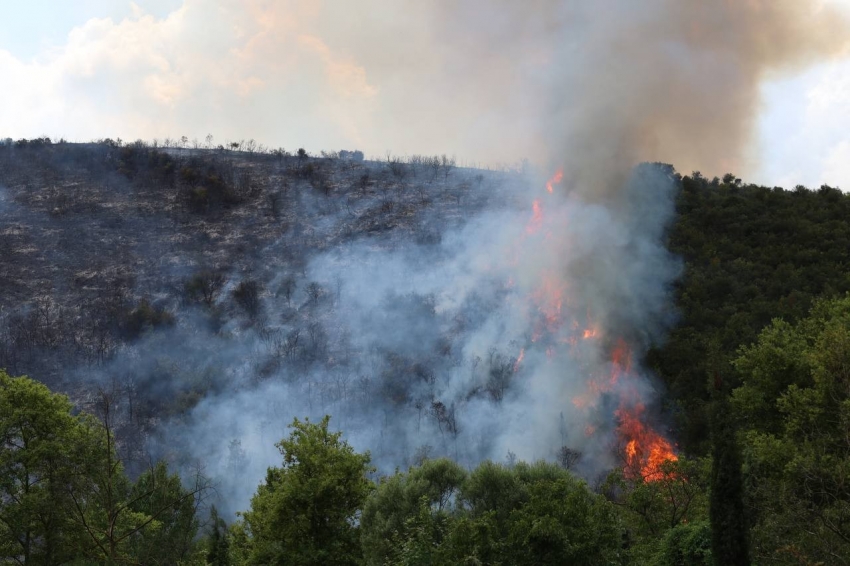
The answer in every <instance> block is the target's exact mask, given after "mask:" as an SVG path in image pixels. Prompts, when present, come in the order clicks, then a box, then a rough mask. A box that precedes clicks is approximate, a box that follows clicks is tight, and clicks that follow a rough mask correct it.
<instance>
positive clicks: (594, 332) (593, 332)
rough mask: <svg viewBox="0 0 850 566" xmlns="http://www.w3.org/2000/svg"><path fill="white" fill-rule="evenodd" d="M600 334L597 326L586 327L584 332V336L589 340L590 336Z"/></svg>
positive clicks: (593, 336)
mask: <svg viewBox="0 0 850 566" xmlns="http://www.w3.org/2000/svg"><path fill="white" fill-rule="evenodd" d="M597 336H599V331H598V330H596V329H595V328H585V330H584V333H583V334H582V338H584V339H585V340H587V339H588V338H596V337H597Z"/></svg>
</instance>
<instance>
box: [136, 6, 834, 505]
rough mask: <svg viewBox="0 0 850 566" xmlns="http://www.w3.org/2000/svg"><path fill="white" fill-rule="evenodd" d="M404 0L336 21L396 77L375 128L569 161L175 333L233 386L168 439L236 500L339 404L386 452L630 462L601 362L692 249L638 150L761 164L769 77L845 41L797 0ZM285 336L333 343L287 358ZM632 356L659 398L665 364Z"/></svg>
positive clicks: (643, 329)
mask: <svg viewBox="0 0 850 566" xmlns="http://www.w3.org/2000/svg"><path fill="white" fill-rule="evenodd" d="M402 5H403V6H404V7H406V8H409V9H410V13H411V14H416V15H418V16H420V18H419V19H415V20H416V21H415V22H412V21H410V20H405V21H404V22H402V23H401V24H400V25H399V26H398V27H397V29H396V28H394V27H393V22H391V21H390V22H388V21H386V20H385V19H384V18H380V17H378V16H377V14H379V13H381V8H380V7H379V6H377V5H376V3H375V2H371V1H370V2H366V4H365V5H364V9H363V10H358V14H359V15H357V16H356V17H355V22H354V23H355V24H356V23H357V22H358V21H360V20H362V21H363V22H365V23H364V25H352V22H351V21H346V22H345V26H344V27H345V29H342V27H339V29H337V27H336V26H335V24H334V21H336V20H334V19H330V20H329V21H328V22H325V23H324V24H323V25H324V27H325V28H327V29H331V30H336V31H338V32H339V33H338V34H337V35H334V34H330V35H329V37H335V38H336V39H334V40H329V41H331V43H332V45H331V46H330V48H331V49H336V48H339V46H340V45H346V46H348V47H349V48H350V51H351V53H352V55H353V57H354V58H355V59H356V60H358V61H361V62H365V63H364V65H365V70H366V71H365V72H366V76H367V77H368V79H369V80H370V81H374V82H375V84H379V85H381V87H380V89H379V92H380V93H381V95H380V96H381V97H387V98H384V99H383V102H384V103H385V106H383V107H382V108H383V111H382V114H381V117H380V118H379V119H377V120H376V121H375V124H374V126H375V131H376V132H377V133H378V134H379V135H381V136H384V135H386V138H385V139H387V140H400V141H401V143H400V144H399V145H400V146H401V147H400V148H399V149H400V150H401V151H404V150H405V149H406V148H408V147H411V148H412V147H416V145H415V140H414V139H413V138H411V139H408V138H409V137H411V136H412V137H414V138H415V137H417V136H419V137H421V138H423V139H425V140H426V143H429V144H433V143H434V142H435V140H437V139H446V140H448V139H451V138H453V137H455V136H459V137H462V138H463V139H464V140H465V143H466V144H467V145H473V146H476V144H478V145H493V144H511V145H513V146H517V145H519V146H520V147H521V148H522V149H525V150H526V151H525V153H526V154H528V153H531V154H534V155H538V156H543V157H542V158H541V161H546V162H548V163H549V164H551V166H552V170H553V171H554V168H555V167H557V166H562V167H563V168H564V179H563V181H562V182H561V183H560V184H557V185H556V186H555V187H554V189H555V191H554V192H553V193H551V194H550V193H548V192H546V191H545V190H544V189H543V186H544V182H545V176H546V175H543V176H542V177H543V178H537V179H533V180H530V181H529V179H528V178H525V179H520V178H516V179H515V180H514V182H513V183H512V184H511V185H510V186H506V187H502V190H501V192H500V193H498V194H495V195H493V201H494V202H496V201H498V202H500V203H501V204H499V205H498V206H491V207H490V208H489V209H487V210H485V211H483V212H480V213H478V214H477V215H476V216H475V217H474V218H470V219H469V220H468V222H466V223H465V224H464V225H463V227H462V228H460V229H453V230H449V231H445V230H443V228H442V227H441V225H440V224H439V222H440V220H439V219H437V218H434V219H432V222H434V225H433V226H431V227H429V228H430V229H431V230H432V231H433V232H435V233H437V234H440V235H441V237H442V241H441V243H440V244H439V245H438V246H431V245H422V244H419V243H413V242H412V241H405V240H402V239H396V240H394V241H389V242H388V241H381V240H376V239H363V240H360V241H353V242H344V243H342V244H340V245H338V246H337V247H335V248H333V249H331V250H329V251H327V252H325V253H323V254H321V255H320V256H318V257H314V258H312V261H310V263H309V265H308V267H307V268H306V272H305V273H304V277H303V278H302V279H301V281H302V282H306V281H316V282H319V283H321V286H322V289H323V290H324V292H323V293H318V292H317V293H316V294H315V296H314V297H313V298H311V297H310V296H309V294H308V293H305V289H304V288H303V287H302V288H301V290H300V291H299V293H300V294H299V295H298V296H297V297H296V298H297V300H296V304H299V305H301V307H300V308H298V309H295V310H294V311H293V309H291V308H289V307H288V303H289V302H290V301H289V300H286V301H284V300H283V299H282V298H280V297H277V298H274V297H268V298H267V299H266V301H265V305H264V310H265V312H266V313H268V314H269V316H270V321H271V322H270V323H269V325H268V327H269V328H268V329H267V331H265V332H264V333H262V334H258V333H255V331H254V330H247V331H246V330H242V329H240V328H239V327H238V326H237V325H234V326H233V327H229V328H226V329H225V334H226V335H227V336H228V338H227V340H223V339H221V338H220V337H218V336H217V337H210V336H207V335H205V334H203V335H201V336H200V337H199V336H198V335H197V334H196V333H194V334H193V332H194V331H192V332H190V331H187V330H186V329H185V327H184V328H178V329H177V330H176V331H174V332H175V333H176V334H177V337H176V338H174V337H172V338H169V339H168V341H169V342H171V343H175V342H178V340H182V341H184V343H192V344H197V343H198V341H199V340H207V341H209V342H208V343H205V344H201V345H199V346H198V347H197V349H196V352H198V353H197V358H198V359H204V358H205V359H206V364H207V367H212V366H215V371H216V372H218V373H219V374H221V375H224V376H225V379H222V380H221V381H222V382H224V383H226V385H224V386H223V387H221V388H220V389H221V393H220V394H218V395H212V396H209V397H208V398H205V399H203V400H202V401H201V402H200V403H199V404H198V405H197V406H196V408H195V409H194V410H193V412H192V413H191V414H190V415H189V417H188V418H186V419H182V420H181V421H179V422H174V423H171V424H170V425H169V426H168V427H166V428H165V429H164V433H163V439H165V442H164V445H165V446H170V447H171V448H174V449H175V451H176V452H178V453H180V454H182V455H183V456H187V457H190V458H194V459H200V460H202V461H204V462H205V463H206V466H207V470H208V472H209V473H211V474H212V475H214V476H215V477H217V478H218V479H219V480H220V481H221V482H222V483H221V488H220V493H222V494H223V495H224V496H225V497H226V504H227V505H226V506H227V507H228V509H229V510H230V511H234V510H238V509H241V508H244V507H245V506H246V505H247V503H248V498H249V497H250V494H251V493H252V492H253V491H254V489H255V487H256V484H257V482H258V481H260V480H261V479H262V477H263V474H264V471H265V467H266V466H268V465H272V464H275V463H277V461H278V455H277V453H276V451H275V449H274V448H273V443H274V442H275V441H277V440H279V439H280V438H281V437H282V436H284V435H285V434H286V429H285V426H286V424H287V423H288V422H290V421H291V419H292V417H295V416H299V417H303V416H311V417H314V418H318V417H320V416H321V415H323V414H331V415H332V416H333V421H332V422H333V424H334V426H336V427H339V428H340V429H342V430H344V431H345V432H346V435H347V437H348V438H349V439H350V440H351V441H352V442H353V443H354V444H355V446H357V447H358V448H360V449H369V450H370V451H371V452H372V455H373V458H374V460H375V462H376V463H377V464H378V465H379V467H380V468H381V469H382V470H384V471H391V470H392V469H393V468H395V467H397V466H403V465H405V464H407V463H410V462H412V461H413V460H414V459H415V458H416V457H417V456H423V455H428V454H430V455H438V454H445V455H449V456H452V457H454V458H456V459H457V460H459V461H460V462H462V463H465V464H470V465H472V464H474V463H475V462H478V461H480V460H482V459H484V458H494V459H502V458H504V457H505V456H506V454H508V452H511V453H514V454H515V455H516V456H517V457H520V458H526V459H535V458H553V457H555V455H556V454H557V451H558V450H559V449H560V448H562V447H564V446H566V447H569V448H570V449H572V450H576V451H579V452H582V453H583V457H582V459H581V460H580V461H579V463H578V464H577V467H578V469H579V470H580V471H581V472H582V473H586V474H593V473H595V472H597V471H600V470H603V469H605V468H606V467H610V466H614V465H617V464H618V462H617V460H616V457H615V454H614V448H615V443H616V441H617V437H616V435H615V433H614V429H615V427H616V424H617V422H616V414H615V411H616V409H617V406H618V401H617V391H616V388H617V387H621V386H620V385H610V384H609V385H607V386H600V385H599V384H598V380H600V379H604V376H610V375H611V373H612V372H613V371H616V368H613V367H612V362H611V359H612V351H613V350H614V349H615V348H616V347H617V344H618V342H619V341H620V340H622V341H623V342H624V343H625V344H627V345H628V347H629V349H630V351H631V352H632V357H633V360H634V361H635V362H639V361H640V359H641V355H642V353H643V352H644V351H645V348H646V347H647V346H648V345H649V344H650V343H651V342H652V341H654V340H658V339H659V338H660V337H661V336H663V333H664V331H665V329H666V328H668V327H669V324H670V323H671V322H672V321H673V319H674V313H673V309H672V306H671V302H670V294H669V289H670V285H671V283H672V282H673V280H674V279H675V277H676V276H677V274H678V272H679V269H680V267H679V264H678V262H677V261H676V260H675V258H672V257H671V256H670V255H669V254H668V253H667V252H666V250H665V249H664V245H663V244H664V242H663V236H664V230H665V227H666V226H667V225H668V223H669V222H670V220H671V218H672V214H673V197H674V188H675V180H674V179H673V178H672V176H671V173H670V171H669V170H666V169H665V168H663V167H640V168H638V169H633V166H634V165H635V164H637V163H638V162H639V161H641V160H663V161H665V162H672V163H675V164H676V165H677V166H678V167H679V168H680V169H684V170H685V171H688V170H689V169H690V168H691V167H700V168H705V169H707V170H709V171H710V172H711V173H715V172H716V173H722V172H723V171H724V170H729V169H732V168H736V167H739V166H740V165H742V164H746V162H747V160H748V158H749V156H748V153H747V149H748V147H749V141H750V136H751V133H752V132H751V128H752V123H753V119H754V115H755V110H756V107H757V104H758V96H757V95H758V85H759V83H760V81H761V80H762V79H763V78H764V77H765V76H766V75H767V74H769V73H772V72H779V71H782V70H784V69H788V68H790V67H793V66H795V65H800V64H804V63H806V62H807V61H810V60H811V59H812V58H814V57H816V56H821V55H824V54H829V53H831V52H834V51H835V50H836V49H837V47H838V46H839V44H840V43H842V42H841V41H837V40H836V37H838V38H839V39H840V38H842V37H843V35H842V32H843V29H844V28H843V26H842V24H841V22H840V21H839V20H838V19H837V18H833V15H832V14H831V13H829V12H828V11H826V10H818V9H816V8H815V6H814V3H813V2H800V1H799V0H796V1H782V0H780V1H774V2H761V1H757V0H753V1H746V2H733V1H721V0H716V1H711V2H701V1H697V0H685V1H682V0H647V1H645V2H640V3H635V2H631V1H627V0H603V1H600V2H592V3H589V2H580V1H568V0H564V1H556V0H536V1H533V2H524V3H516V2H508V1H507V0H505V1H498V2H484V1H475V0H469V1H465V2H461V3H457V2H437V3H433V4H431V3H422V2H405V3H403V4H402ZM267 8H268V10H269V11H270V12H273V11H274V10H273V9H272V8H270V7H267ZM398 10H400V8H399V7H398V6H394V7H393V8H392V10H391V12H392V13H397V11H398ZM339 26H341V24H339ZM412 28H416V29H415V33H410V34H407V33H406V32H407V31H411V29H412ZM352 30H353V31H352ZM376 30H377V32H378V33H373V32H375V31H376ZM375 38H377V40H376V39H375ZM388 41H389V43H387V42H388ZM334 42H336V43H337V44H338V45H337V44H333V43H334ZM390 45H391V47H389V46H390ZM423 46H425V47H428V46H430V47H433V50H429V49H424V48H423ZM414 53H417V54H418V55H417V56H416V57H414V56H413V54H414ZM423 53H424V54H426V59H427V57H428V56H431V57H432V58H431V59H428V60H425V61H423V60H422V54H423ZM416 62H419V63H416ZM403 95H404V96H403ZM404 121H409V122H411V124H410V127H409V128H401V129H399V127H398V124H399V122H404ZM517 140H519V142H518V141H517ZM263 253H274V250H273V249H272V250H265V251H264V252H263ZM274 286H275V283H274V279H272V280H271V282H270V285H269V287H270V288H273V287H274ZM319 295H323V297H322V298H321V301H324V302H323V303H322V305H324V306H322V307H321V308H320V307H319V303H320V299H319V298H317V297H319ZM284 314H285V316H282V315H284ZM308 315H309V316H308ZM299 331H300V332H299ZM585 331H588V332H589V333H590V334H591V335H592V336H590V337H589V338H587V339H586V338H585V336H584V333H585ZM293 342H297V343H298V344H300V346H298V347H299V348H301V351H304V349H306V350H309V351H312V352H314V353H321V354H322V355H321V356H317V358H318V357H322V358H323V359H325V360H327V362H326V363H321V364H319V363H308V362H305V361H304V360H303V359H302V360H301V361H300V362H299V363H290V362H289V361H288V359H287V356H288V355H289V354H288V353H287V352H290V351H292V348H293V347H294V346H293ZM164 347H165V346H164V344H163V342H162V341H160V342H158V343H154V342H149V343H148V344H145V345H142V346H141V347H140V352H141V353H140V357H141V358H144V357H145V350H146V349H148V348H150V349H152V350H156V351H161V349H162V348H164ZM520 357H521V358H522V359H521V360H520ZM270 358H276V359H278V361H279V363H276V364H273V365H269V364H268V363H267V362H268V360H269V359H270ZM629 373H630V374H632V375H631V381H630V383H629V386H628V387H630V388H631V389H632V390H634V391H636V392H637V393H636V394H637V395H638V396H640V397H641V398H642V399H643V400H644V401H645V402H649V401H651V400H652V399H653V393H652V391H651V390H652V381H651V379H650V378H648V377H645V376H641V371H640V369H639V368H638V367H636V366H633V367H632V368H631V370H630V372H629ZM258 374H259V375H262V376H263V379H261V380H258V379H257V378H256V376H257V375H258ZM588 399H589V401H588Z"/></svg>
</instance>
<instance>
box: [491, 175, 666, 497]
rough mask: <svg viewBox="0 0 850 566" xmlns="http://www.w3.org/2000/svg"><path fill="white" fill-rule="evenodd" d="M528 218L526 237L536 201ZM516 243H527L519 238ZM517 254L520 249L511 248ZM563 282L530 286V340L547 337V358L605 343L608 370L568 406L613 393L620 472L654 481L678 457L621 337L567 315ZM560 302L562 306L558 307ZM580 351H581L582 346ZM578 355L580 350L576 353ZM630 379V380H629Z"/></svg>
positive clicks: (538, 210)
mask: <svg viewBox="0 0 850 566" xmlns="http://www.w3.org/2000/svg"><path fill="white" fill-rule="evenodd" d="M563 178H564V172H563V170H562V169H559V170H558V171H557V172H556V173H555V174H554V176H553V177H552V178H551V179H549V181H548V182H547V183H546V190H547V191H548V192H549V193H553V192H554V185H555V184H558V183H560V182H562V181H563ZM531 212H532V214H531V218H530V220H529V222H528V225H527V226H526V229H525V232H526V234H527V235H528V236H532V235H534V234H537V233H538V232H540V231H541V229H542V228H544V226H543V225H544V222H545V221H546V218H545V217H544V214H543V209H542V205H541V201H540V200H539V199H538V200H535V201H534V202H533V203H532V211H531ZM544 236H545V237H544V238H543V239H542V241H543V243H544V244H545V243H546V242H548V241H549V239H550V237H551V234H547V233H545V232H544ZM520 242H525V243H526V244H528V243H529V241H528V240H526V238H525V237H523V238H521V239H520ZM516 253H517V254H520V253H521V250H520V249H517V251H516ZM507 285H508V288H511V287H513V286H514V281H513V280H510V281H509V282H508V284H507ZM568 292H569V287H568V280H566V279H564V278H563V277H562V276H561V273H557V272H544V274H543V275H542V277H541V279H540V280H539V281H538V284H537V287H536V289H535V290H534V291H533V292H532V294H531V297H530V298H531V299H532V301H533V305H534V311H536V312H533V313H530V314H532V316H533V318H534V323H533V326H532V334H531V337H530V338H531V342H532V343H537V342H538V341H539V340H540V339H541V338H543V337H544V336H546V337H547V339H546V340H545V341H544V342H543V344H540V345H539V347H542V348H545V351H546V355H547V356H548V357H549V358H550V359H551V358H554V357H555V356H556V355H557V348H558V346H557V345H556V344H567V345H569V346H571V347H575V346H577V344H578V341H579V340H581V339H584V340H590V339H594V342H593V343H592V344H588V348H587V353H588V355H595V354H593V352H598V350H597V348H598V347H602V346H604V345H606V344H607V345H608V348H609V350H608V352H609V355H610V358H609V359H610V363H611V366H610V368H611V369H610V373H607V375H606V374H605V373H603V374H595V375H591V376H589V379H588V380H587V382H586V383H585V388H584V391H583V392H581V393H580V394H579V395H577V396H575V397H574V398H573V399H572V404H573V405H574V406H575V407H576V409H578V410H582V411H584V410H588V409H590V408H594V407H600V406H607V403H604V404H603V403H601V402H602V401H603V400H604V398H605V396H609V397H610V396H615V397H616V398H618V399H619V408H618V409H617V410H616V411H615V412H614V416H615V417H616V420H617V427H616V435H617V438H618V439H619V442H620V447H621V449H622V450H623V453H622V456H623V458H624V465H623V472H624V474H625V476H626V477H627V478H628V479H640V480H642V481H658V480H661V479H663V478H664V477H665V474H664V471H663V469H662V468H663V464H664V463H665V462H671V461H676V460H677V459H678V457H677V456H676V453H675V451H674V448H673V446H672V445H671V444H670V442H669V441H668V440H667V439H665V438H664V437H663V436H662V435H661V434H659V433H658V432H656V431H655V430H654V429H653V428H652V427H651V426H650V425H649V424H648V421H647V419H646V418H645V415H644V412H645V407H644V405H643V403H642V402H641V396H640V393H639V389H638V388H637V387H636V381H634V382H633V381H632V379H634V378H635V374H633V373H632V352H631V349H630V348H629V346H628V344H627V343H626V341H625V340H623V339H619V340H616V341H610V342H609V341H608V336H610V330H611V329H610V328H606V326H605V325H604V324H600V322H599V321H598V320H593V319H592V318H591V315H590V310H589V309H588V312H587V317H586V318H584V320H583V321H582V322H579V320H578V319H577V318H575V317H572V316H570V315H571V310H572V309H571V308H570V307H571V306H573V305H571V303H570V295H569V293H568ZM565 305H566V307H567V308H563V307H564V306H565ZM582 351H583V349H582ZM582 355H584V354H582ZM524 358H525V348H522V349H520V351H519V354H518V356H517V358H516V361H515V362H514V365H513V370H514V372H517V371H518V370H519V368H520V365H521V363H522V361H523V359H524ZM630 378H632V379H630ZM584 432H585V434H586V435H587V436H592V435H594V434H596V433H597V430H596V426H594V425H591V424H588V425H587V426H586V428H585V431H584Z"/></svg>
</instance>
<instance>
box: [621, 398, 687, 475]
mask: <svg viewBox="0 0 850 566" xmlns="http://www.w3.org/2000/svg"><path fill="white" fill-rule="evenodd" d="M643 412H644V406H643V405H642V404H640V403H638V404H636V405H634V406H633V407H629V408H626V407H621V408H620V409H618V410H617V412H616V415H617V419H618V420H619V421H620V424H619V426H618V427H617V433H618V434H619V436H620V438H622V439H623V440H625V441H626V445H625V450H624V452H625V454H624V456H625V459H626V462H625V466H624V468H623V472H624V473H625V475H626V477H627V478H629V479H636V478H642V479H643V480H644V481H657V480H660V479H662V478H663V477H664V472H663V470H662V465H663V464H664V463H665V462H675V461H676V460H678V456H676V453H675V452H674V451H673V447H672V446H671V445H670V442H668V441H667V439H665V438H664V437H663V436H661V435H660V434H658V433H657V432H655V431H654V430H652V429H651V428H650V427H649V426H648V425H647V424H646V423H645V421H644V419H643Z"/></svg>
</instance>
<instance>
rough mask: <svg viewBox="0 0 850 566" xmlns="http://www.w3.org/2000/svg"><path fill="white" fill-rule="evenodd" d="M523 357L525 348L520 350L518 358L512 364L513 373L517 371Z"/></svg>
mask: <svg viewBox="0 0 850 566" xmlns="http://www.w3.org/2000/svg"><path fill="white" fill-rule="evenodd" d="M524 357H525V348H520V351H519V356H517V358H516V362H515V363H514V373H516V372H517V370H518V369H519V364H520V363H522V359H523V358H524Z"/></svg>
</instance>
